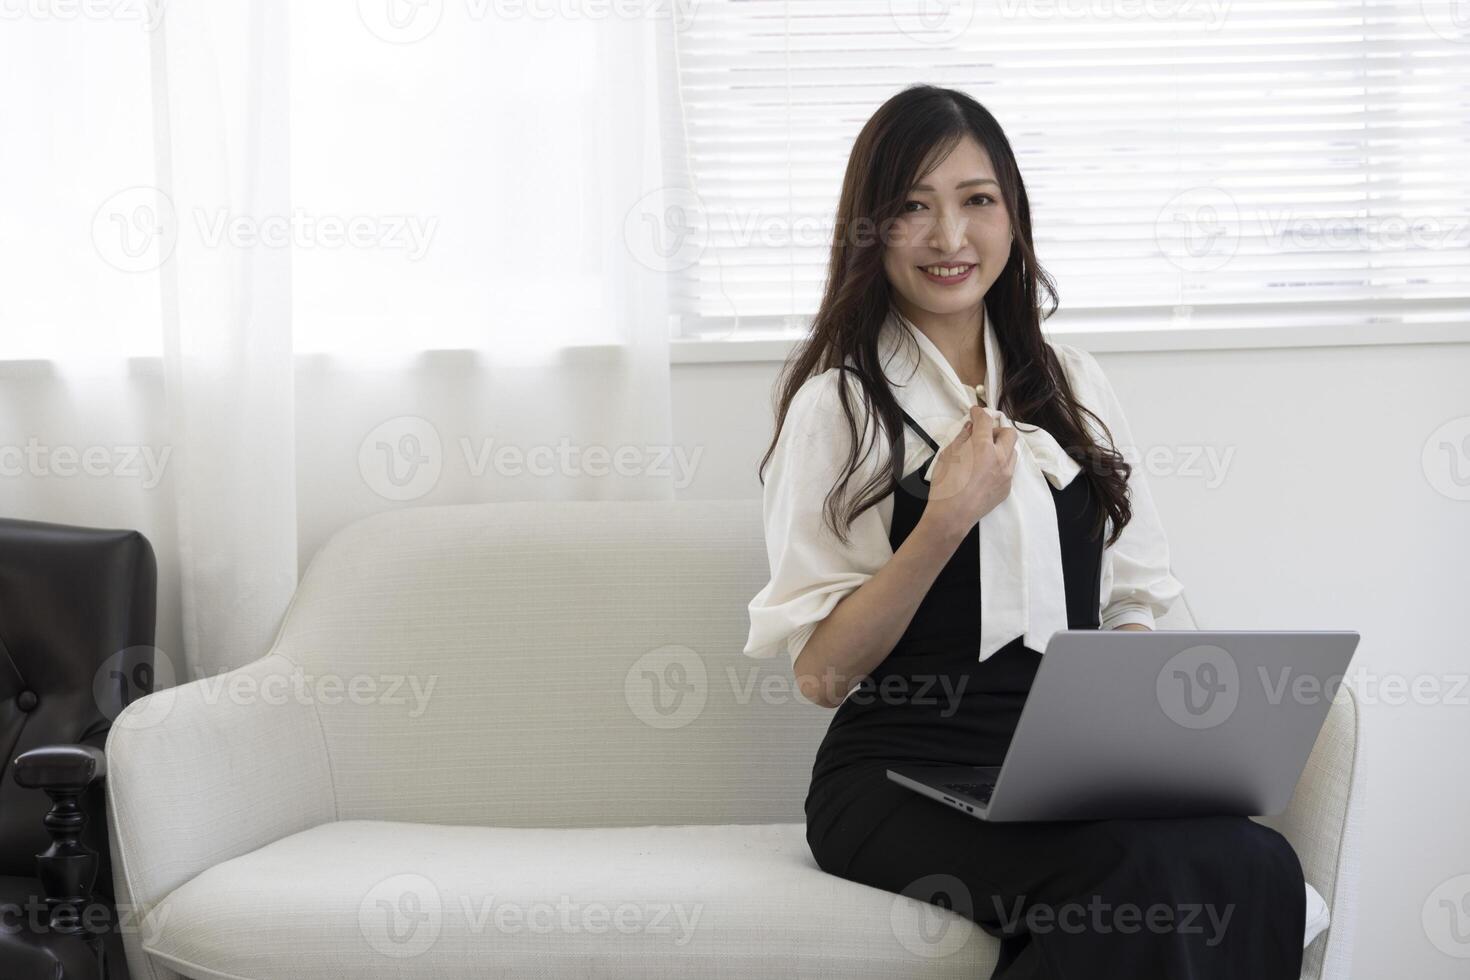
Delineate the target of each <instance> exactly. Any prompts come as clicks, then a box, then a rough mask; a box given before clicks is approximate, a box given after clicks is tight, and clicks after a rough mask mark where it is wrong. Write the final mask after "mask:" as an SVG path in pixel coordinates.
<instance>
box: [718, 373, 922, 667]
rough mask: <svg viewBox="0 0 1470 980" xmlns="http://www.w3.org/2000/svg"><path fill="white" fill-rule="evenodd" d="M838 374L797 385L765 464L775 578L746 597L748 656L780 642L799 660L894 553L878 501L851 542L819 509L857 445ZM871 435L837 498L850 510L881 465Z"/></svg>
mask: <svg viewBox="0 0 1470 980" xmlns="http://www.w3.org/2000/svg"><path fill="white" fill-rule="evenodd" d="M840 373H842V372H840V371H839V370H838V369H836V368H832V369H830V370H828V371H826V372H824V373H822V374H819V375H816V376H814V377H812V378H809V379H807V381H806V383H805V384H803V385H802V386H801V388H799V389H797V392H796V395H795V396H794V397H793V398H792V400H791V405H790V407H789V408H788V410H787V413H786V421H785V424H784V425H783V426H782V429H781V433H780V435H779V437H778V439H777V441H776V446H775V450H774V451H773V452H772V454H771V459H770V461H769V465H768V466H767V468H766V478H765V487H764V491H763V496H762V501H763V504H762V507H763V515H764V523H765V535H766V556H767V558H768V559H769V562H770V569H771V579H770V581H769V582H768V583H767V584H766V586H765V588H763V589H761V590H760V592H759V593H758V594H757V595H756V596H755V598H754V599H752V600H750V603H749V611H750V636H749V639H747V641H746V644H745V649H744V650H743V651H742V652H743V653H744V654H746V655H747V656H750V657H759V658H766V657H774V656H776V654H777V653H779V652H780V651H781V650H782V649H783V648H784V649H785V650H786V651H787V653H789V655H790V657H791V662H792V663H793V664H795V663H796V658H797V656H798V655H799V654H800V653H801V650H802V647H804V646H805V645H806V642H807V640H808V639H810V638H811V635H812V633H814V632H815V631H816V628H817V624H818V623H820V622H821V621H822V620H823V619H824V618H826V616H827V614H828V613H830V612H831V611H832V610H833V608H834V607H835V606H836V605H837V604H838V603H839V602H841V601H842V600H843V599H844V598H845V597H846V596H848V595H849V594H851V593H852V592H854V591H856V590H857V589H858V587H860V586H861V585H862V584H863V583H864V582H866V581H867V580H868V579H870V578H872V577H873V576H874V575H876V574H877V572H878V570H879V569H880V568H882V567H883V564H884V563H885V562H886V561H888V560H889V558H891V557H892V550H893V549H892V548H891V547H890V546H889V543H888V531H887V529H886V528H885V527H884V524H883V516H882V513H881V512H880V507H881V506H882V505H881V504H875V505H874V506H872V507H869V508H867V509H866V510H864V511H863V512H862V513H861V514H860V515H858V517H857V518H856V519H855V520H853V522H852V525H851V527H850V529H849V532H848V538H849V540H848V543H847V544H845V545H844V544H843V543H842V542H840V541H839V540H838V539H837V537H836V535H834V534H833V533H832V530H831V528H829V527H828V526H827V523H826V518H825V515H824V514H823V504H824V501H825V498H826V496H827V493H828V491H829V490H831V489H832V487H833V486H834V485H835V484H836V483H837V480H838V479H839V477H840V476H841V475H842V472H843V470H844V469H845V467H846V463H847V457H848V453H849V447H850V445H851V434H850V432H849V430H848V422H847V417H846V415H845V414H844V413H843V410H842V406H841V404H840V403H839V402H838V400H837V388H836V385H837V375H838V374H840ZM852 390H853V391H854V392H855V391H856V387H855V386H854V387H853V389H852ZM854 404H855V405H856V404H860V400H858V401H855V402H854ZM858 421H859V424H860V425H861V423H862V421H863V420H862V419H861V418H859V420H858ZM871 431H872V429H871V422H870V429H869V432H868V433H864V435H863V436H862V442H861V443H860V446H861V447H864V448H867V449H868V450H869V451H868V453H867V456H866V457H865V458H864V459H862V460H861V461H860V462H859V465H858V468H857V472H856V473H854V474H853V476H852V478H851V481H850V482H849V484H848V488H847V493H848V496H847V497H845V498H841V499H842V500H843V503H844V507H845V502H846V500H851V499H852V496H851V495H852V494H853V493H854V492H855V491H856V490H857V489H858V488H861V487H862V486H863V485H865V484H866V483H867V481H868V480H869V479H870V478H871V477H872V475H873V473H874V472H875V466H877V465H881V463H880V462H877V461H876V458H877V457H879V456H881V455H884V453H883V452H881V449H880V448H879V447H873V446H871V445H870V433H871ZM878 441H879V442H880V443H881V440H878ZM859 451H860V452H861V449H860V450H859ZM840 513H845V509H844V510H843V511H840Z"/></svg>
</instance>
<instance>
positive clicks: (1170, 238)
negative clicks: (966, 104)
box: [675, 0, 1470, 338]
mask: <svg viewBox="0 0 1470 980" xmlns="http://www.w3.org/2000/svg"><path fill="white" fill-rule="evenodd" d="M1457 9H1458V8H1457V6H1456V4H1455V3H1454V2H1452V0H1446V2H1439V0H1424V2H1422V3H1421V2H1420V0H1360V2H1347V0H1148V2H1145V0H1089V2H1086V3H1084V2H1081V0H1001V2H1000V3H997V4H983V5H974V6H971V5H968V4H949V5H940V6H934V5H932V4H925V3H923V2H905V0H891V2H890V0H879V2H844V3H828V2H825V0H801V2H776V0H703V2H702V3H700V4H699V5H698V7H697V8H696V11H695V15H694V16H693V17H692V18H690V19H689V20H688V21H687V22H686V23H684V24H683V25H682V29H681V30H680V31H679V32H677V34H676V41H675V47H676V64H677V79H678V93H677V94H678V97H679V100H680V102H681V105H682V126H680V127H678V128H677V131H678V134H679V136H678V139H679V140H680V141H681V143H680V145H679V146H678V147H677V154H678V155H679V156H681V157H682V159H683V160H684V161H685V162H686V165H687V168H688V171H689V177H688V180H689V186H690V191H691V192H690V195H689V205H688V207H687V208H686V211H687V212H689V213H686V214H685V215H683V216H682V218H681V220H683V221H684V222H685V223H686V224H688V225H690V226H691V227H692V228H693V231H694V232H695V235H694V238H695V240H696V243H697V246H698V247H696V248H693V249H689V250H687V252H686V254H687V255H688V260H687V261H686V262H685V263H682V264H681V268H680V269H679V270H678V271H677V278H678V282H677V295H676V296H675V303H676V309H677V313H678V315H679V321H680V329H679V332H680V334H681V336H683V337H686V338H697V337H733V336H741V337H755V336H761V335H765V336H781V335H782V333H783V332H788V333H789V331H791V330H792V329H795V328H799V327H801V326H804V325H805V324H806V323H809V318H810V316H811V314H812V313H814V312H815V310H816V307H817V304H818V302H819V301H820V298H821V290H822V286H823V281H824V279H825V275H826V259H827V254H828V243H829V241H830V237H831V234H832V226H833V211H834V209H835V206H836V201H837V195H838V191H839V186H840V183H841V180H842V175H843V171H844V169H845V167H846V162H847V153H848V150H849V148H850V147H851V145H852V141H853V139H854V138H855V136H856V135H857V132H858V130H859V129H860V128H861V126H862V124H863V123H864V122H865V121H866V119H867V118H868V116H869V115H871V113H872V112H873V110H874V109H876V108H877V106H878V105H879V104H880V103H882V102H883V101H884V100H885V99H886V98H888V97H889V96H890V95H892V94H893V93H895V92H897V91H898V90H900V89H902V88H903V87H905V86H906V85H909V84H911V83H913V82H916V81H927V82H930V83H933V84H937V85H942V86H946V87H951V88H959V89H961V90H963V91H966V92H968V93H969V94H970V95H972V96H974V97H975V98H976V99H977V100H979V101H980V102H981V103H982V104H983V105H985V106H986V107H987V108H988V109H989V110H990V111H991V112H992V113H993V114H994V115H995V116H996V118H997V119H998V120H999V121H1000V123H1001V125H1002V126H1003V127H1004V129H1005V131H1006V133H1007V136H1008V137H1009V138H1010V141H1011V144H1012V147H1013V149H1014V150H1015V152H1016V154H1017V157H1018V159H1019V162H1020V167H1021V172H1022V175H1023V177H1024V178H1025V180H1026V184H1027V189H1028V192H1029V194H1030V198H1031V205H1032V222H1033V230H1034V233H1035V237H1036V246H1037V251H1038V254H1039V255H1040V256H1041V261H1042V263H1043V265H1044V266H1045V267H1046V268H1047V270H1048V271H1049V272H1050V273H1051V274H1052V275H1053V277H1054V278H1055V280H1056V282H1057V287H1058V291H1059V293H1060V295H1061V302H1062V311H1063V312H1061V313H1059V314H1058V316H1057V317H1056V318H1055V319H1054V320H1052V321H1050V324H1051V325H1055V324H1057V323H1058V322H1059V321H1060V322H1062V323H1065V324H1066V325H1067V326H1068V328H1070V329H1087V328H1088V327H1087V325H1088V324H1108V325H1140V326H1144V325H1159V324H1160V323H1163V324H1169V323H1175V324H1177V323H1180V322H1182V321H1188V322H1190V323H1192V324H1207V323H1212V322H1213V323H1221V324H1228V325H1251V324H1254V325H1267V324H1269V325H1272V326H1275V325H1289V324H1305V323H1310V322H1314V321H1323V322H1327V321H1330V322H1332V323H1334V324H1343V325H1353V324H1359V325H1362V324H1365V323H1376V324H1381V325H1383V326H1384V329H1391V325H1392V324H1394V323H1403V322H1407V321H1409V320H1413V319H1416V318H1418V319H1427V320H1437V319H1438V320H1445V319H1450V318H1458V319H1461V320H1463V319H1464V318H1465V316H1466V310H1467V308H1470V302H1467V300H1470V167H1467V163H1470V18H1466V17H1465V16H1464V15H1463V13H1459V14H1457Z"/></svg>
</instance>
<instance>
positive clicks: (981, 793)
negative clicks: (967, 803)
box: [944, 783, 995, 803]
mask: <svg viewBox="0 0 1470 980" xmlns="http://www.w3.org/2000/svg"><path fill="white" fill-rule="evenodd" d="M944 788H945V789H947V790H953V791H954V792H956V793H963V794H964V795H966V796H969V797H973V798H974V799H976V800H978V801H980V802H981V803H989V802H990V794H991V791H993V790H994V789H995V784H994V783H945V784H944Z"/></svg>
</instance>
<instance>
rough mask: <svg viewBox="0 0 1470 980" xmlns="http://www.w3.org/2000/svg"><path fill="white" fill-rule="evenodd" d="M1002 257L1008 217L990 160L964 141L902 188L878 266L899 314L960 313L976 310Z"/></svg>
mask: <svg viewBox="0 0 1470 980" xmlns="http://www.w3.org/2000/svg"><path fill="white" fill-rule="evenodd" d="M1010 253H1011V219H1010V215H1009V214H1007V213H1006V206H1005V204H1004V202H1003V201H1002V200H1001V195H1000V184H999V183H998V182H997V181H996V177H995V170H994V168H993V167H991V165H990V156H989V154H987V153H986V152H985V149H984V148H983V147H981V146H980V144H979V143H977V142H975V139H974V138H973V137H971V136H966V137H965V138H964V139H962V140H961V141H960V142H959V143H958V144H956V146H955V148H954V149H953V150H951V151H950V154H949V156H947V157H945V158H944V160H943V161H941V162H940V164H939V166H937V167H935V168H934V169H933V170H932V171H930V172H929V173H928V174H927V175H925V176H924V177H921V178H920V179H919V181H918V183H917V184H916V185H915V186H914V187H913V188H911V189H910V191H909V196H908V198H907V200H906V201H905V202H904V205H903V209H902V212H901V213H900V215H899V217H898V219H897V220H896V221H895V222H894V223H893V228H892V231H891V233H890V234H889V236H888V239H887V247H886V248H885V249H884V253H883V268H884V271H885V272H886V273H887V275H888V281H889V283H890V284H891V285H892V286H893V289H894V291H895V292H896V293H897V294H898V297H899V298H900V307H901V308H904V307H905V306H906V307H907V308H909V309H918V310H924V311H927V312H929V313H932V314H935V315H938V316H946V315H954V314H965V313H968V312H974V311H976V310H978V309H979V307H980V304H981V301H982V300H983V299H984V298H985V293H986V292H987V291H988V290H989V289H990V287H991V285H992V284H993V283H994V282H995V280H996V279H997V278H999V277H1000V271H1001V269H1002V268H1004V267H1005V264H1006V260H1007V259H1008V258H1009V256H1010ZM956 270H958V273H957V274H956Z"/></svg>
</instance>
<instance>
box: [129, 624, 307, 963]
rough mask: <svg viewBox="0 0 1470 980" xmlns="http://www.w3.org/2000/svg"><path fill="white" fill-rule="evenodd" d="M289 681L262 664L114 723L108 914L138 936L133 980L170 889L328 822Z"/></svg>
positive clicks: (185, 687) (282, 663)
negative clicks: (123, 912)
mask: <svg viewBox="0 0 1470 980" xmlns="http://www.w3.org/2000/svg"><path fill="white" fill-rule="evenodd" d="M298 672H299V668H298V667H297V665H296V664H295V663H294V662H292V661H291V660H290V659H289V658H288V657H286V656H284V655H283V654H278V653H272V654H269V655H267V656H266V657H264V658H262V659H260V660H257V661H254V662H253V663H249V664H246V665H245V666H243V667H240V668H238V669H236V670H232V671H229V672H227V673H223V674H219V675H216V676H214V677H206V678H201V679H199V680H195V681H191V682H189V683H186V684H181V685H179V686H177V687H172V688H167V689H165V690H162V691H156V692H154V693H152V694H149V695H147V696H146V697H143V698H139V699H138V700H137V701H134V702H133V703H132V704H130V705H128V706H127V708H126V709H124V710H123V711H122V712H121V713H120V714H119V715H118V716H117V719H116V720H115V721H114V722H113V725H112V730H111V732H110V733H109V734H108V737H107V756H108V763H109V766H110V773H109V776H108V779H107V804H108V807H107V813H108V829H109V836H110V839H111V842H112V853H113V881H114V885H115V887H116V893H117V901H118V907H119V909H122V908H127V909H129V910H130V911H131V912H132V914H133V915H134V916H135V919H136V921H138V922H139V923H140V927H141V933H142V935H141V936H140V935H139V934H138V933H139V931H140V930H133V931H132V932H131V933H129V934H127V935H125V936H124V939H125V942H126V945H127V950H128V963H129V965H130V966H132V967H134V971H135V972H134V975H135V976H142V977H148V976H152V975H153V974H152V973H151V972H150V971H144V970H139V969H138V967H139V964H138V963H137V962H136V961H137V959H138V958H139V957H141V953H140V952H139V949H138V944H139V943H140V942H142V941H143V940H145V939H146V938H147V936H148V934H149V929H148V922H147V916H148V915H149V914H150V913H151V912H153V910H154V909H155V908H156V907H157V906H158V904H159V902H160V901H161V900H162V899H164V898H165V897H166V896H167V895H168V894H169V893H170V892H172V891H173V890H174V889H175V888H177V887H179V886H180V885H182V884H183V883H184V882H186V881H188V880H189V879H191V878H193V877H194V876H195V875H197V874H199V873H200V872H202V871H204V870H206V869H208V868H210V867H213V866H214V865H216V864H219V863H220V862H222V861H227V860H229V859H230V858H233V857H238V856H239V855H241V854H245V853H247V852H249V851H253V850H255V849H256V848H259V847H262V846H264V845H266V844H268V843H270V842H272V841H274V840H278V839H280V838H281V837H285V836H288V835H290V834H293V833H297V832H299V831H302V830H306V829H308V828H310V827H314V826H316V825H317V824H320V823H324V822H327V821H330V820H334V819H336V797H335V794H334V790H333V786H332V780H331V773H330V768H329V765H328V760H327V755H326V746H325V740H324V738H323V735H322V729H321V723H320V721H319V719H318V717H317V710H316V705H315V703H314V702H313V701H312V700H311V699H310V698H309V696H305V697H303V696H302V695H301V694H300V693H299V691H300V688H299V686H298V685H297V684H296V683H293V678H297V677H298ZM308 694H309V692H308ZM163 911H164V912H166V910H163Z"/></svg>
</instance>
